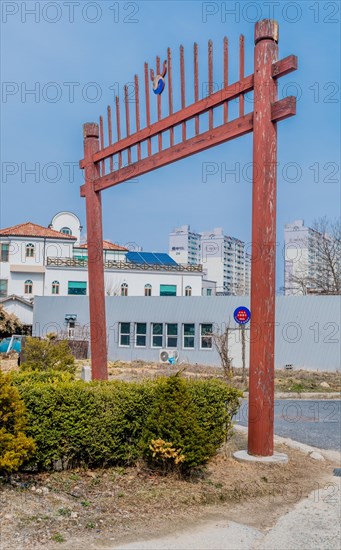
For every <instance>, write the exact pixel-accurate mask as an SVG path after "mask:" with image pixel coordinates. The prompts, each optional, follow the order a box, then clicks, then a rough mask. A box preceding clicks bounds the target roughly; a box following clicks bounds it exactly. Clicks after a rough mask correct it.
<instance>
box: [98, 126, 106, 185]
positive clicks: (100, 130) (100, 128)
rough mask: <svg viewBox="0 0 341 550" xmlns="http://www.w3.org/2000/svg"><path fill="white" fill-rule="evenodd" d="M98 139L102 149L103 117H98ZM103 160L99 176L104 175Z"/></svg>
mask: <svg viewBox="0 0 341 550" xmlns="http://www.w3.org/2000/svg"><path fill="white" fill-rule="evenodd" d="M99 139H100V148H101V149H104V130H103V117H102V116H100V117H99ZM104 162H105V161H104V160H101V176H104V175H105V164H104Z"/></svg>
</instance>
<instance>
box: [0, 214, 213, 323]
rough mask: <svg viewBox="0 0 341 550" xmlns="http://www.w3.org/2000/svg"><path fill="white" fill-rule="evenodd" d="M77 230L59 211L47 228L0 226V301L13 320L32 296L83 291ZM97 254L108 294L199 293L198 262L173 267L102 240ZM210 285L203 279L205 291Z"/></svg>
mask: <svg viewBox="0 0 341 550" xmlns="http://www.w3.org/2000/svg"><path fill="white" fill-rule="evenodd" d="M81 229H82V227H81V224H80V221H79V219H78V218H77V216H75V214H73V213H71V212H60V213H59V214H56V216H54V218H53V220H52V221H51V223H50V225H49V226H48V227H43V226H40V225H37V224H34V223H31V222H27V223H23V224H19V225H16V226H14V227H9V228H6V229H1V230H0V302H1V303H2V304H3V306H4V307H5V308H6V307H8V308H9V307H11V310H12V311H13V308H14V306H15V307H16V312H17V315H18V316H19V318H20V310H21V309H22V314H23V315H24V309H25V324H28V323H27V304H29V303H31V302H32V301H33V298H34V296H56V297H58V296H75V295H80V296H81V295H87V294H88V251H87V244H86V243H82V242H81ZM103 253H104V269H105V292H106V295H108V296H110V295H111V296H115V295H120V296H201V295H202V292H203V282H202V281H203V271H202V266H201V265H178V264H177V263H176V262H175V261H174V260H172V258H170V257H169V256H168V254H159V253H148V252H129V250H128V249H127V248H125V247H122V246H119V245H117V244H114V243H111V242H109V241H103ZM214 286H215V285H214V283H212V284H211V286H210V284H209V281H206V282H205V285H204V288H205V294H206V293H207V288H208V287H210V288H212V289H213V288H214ZM212 293H213V292H211V294H212ZM9 298H12V299H11V300H9ZM14 302H15V304H14Z"/></svg>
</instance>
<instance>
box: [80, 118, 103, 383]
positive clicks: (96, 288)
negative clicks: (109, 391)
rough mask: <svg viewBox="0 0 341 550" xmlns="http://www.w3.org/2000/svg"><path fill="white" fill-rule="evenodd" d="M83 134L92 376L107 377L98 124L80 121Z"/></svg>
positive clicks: (95, 378) (99, 378)
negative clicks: (96, 156) (96, 186)
mask: <svg viewBox="0 0 341 550" xmlns="http://www.w3.org/2000/svg"><path fill="white" fill-rule="evenodd" d="M83 136H84V177H85V186H84V187H85V200H86V228H87V242H88V274H89V304H90V340H91V367H92V378H93V379H94V380H107V379H108V370H107V338H106V328H105V327H106V320H105V295H104V264H103V232H102V204H101V193H100V191H97V192H96V191H95V189H94V181H95V180H96V179H98V178H99V177H100V165H99V163H97V164H95V163H94V162H93V155H94V154H95V153H97V152H98V150H99V139H98V138H99V128H98V124H94V123H87V124H84V126H83Z"/></svg>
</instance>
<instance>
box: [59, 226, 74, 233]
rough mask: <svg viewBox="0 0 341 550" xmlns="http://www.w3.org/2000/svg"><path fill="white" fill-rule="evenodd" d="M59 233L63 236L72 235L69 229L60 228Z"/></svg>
mask: <svg viewBox="0 0 341 550" xmlns="http://www.w3.org/2000/svg"><path fill="white" fill-rule="evenodd" d="M60 232H61V233H64V235H72V231H71V229H70V227H62V228H61V230H60Z"/></svg>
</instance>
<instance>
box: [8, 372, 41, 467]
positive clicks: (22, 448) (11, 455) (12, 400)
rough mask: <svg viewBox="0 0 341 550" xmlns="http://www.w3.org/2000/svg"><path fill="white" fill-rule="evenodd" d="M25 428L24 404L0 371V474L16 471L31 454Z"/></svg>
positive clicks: (31, 448)
mask: <svg viewBox="0 0 341 550" xmlns="http://www.w3.org/2000/svg"><path fill="white" fill-rule="evenodd" d="M25 427H26V416H25V406H24V403H23V401H22V400H21V399H20V395H19V392H18V390H17V388H15V387H14V386H13V384H12V383H11V377H10V376H9V375H4V374H3V373H2V371H1V370H0V472H6V473H10V472H13V471H16V470H18V469H19V467H20V466H21V465H22V464H23V463H24V462H25V460H27V459H28V458H29V457H30V455H32V454H33V451H34V449H35V445H34V442H33V440H32V439H31V438H29V437H27V436H26V435H25Z"/></svg>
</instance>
